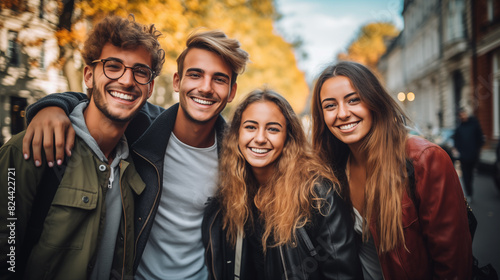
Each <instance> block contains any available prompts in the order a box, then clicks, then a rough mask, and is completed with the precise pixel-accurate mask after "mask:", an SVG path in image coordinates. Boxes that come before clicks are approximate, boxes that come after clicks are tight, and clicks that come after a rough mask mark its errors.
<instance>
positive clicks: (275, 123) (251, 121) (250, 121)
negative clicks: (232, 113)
mask: <svg viewBox="0 0 500 280" xmlns="http://www.w3.org/2000/svg"><path fill="white" fill-rule="evenodd" d="M247 122H249V123H253V124H259V123H258V122H256V121H254V120H246V121H244V122H243V124H245V123H247ZM266 125H279V126H280V127H283V126H282V125H281V124H280V123H279V122H268V123H266Z"/></svg>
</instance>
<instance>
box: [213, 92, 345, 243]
mask: <svg viewBox="0 0 500 280" xmlns="http://www.w3.org/2000/svg"><path fill="white" fill-rule="evenodd" d="M254 102H273V103H274V104H276V105H277V106H278V107H279V108H280V110H281V112H282V113H283V115H284V116H285V119H286V122H287V125H286V131H287V137H286V141H285V145H284V148H283V152H282V154H281V155H280V157H279V158H278V159H277V162H276V165H275V172H274V175H273V176H272V178H271V179H270V180H269V182H268V183H267V184H266V185H265V186H259V184H258V183H257V181H256V179H255V177H254V176H253V173H252V170H251V167H250V166H249V165H248V164H247V162H246V161H245V158H244V157H243V154H242V153H241V151H240V150H239V148H238V136H239V129H240V125H241V116H242V114H243V112H244V111H245V109H246V108H247V107H248V106H249V105H250V104H252V103H254ZM219 168H220V173H219V174H220V179H219V189H218V196H219V199H220V200H221V206H222V211H223V212H222V213H223V226H224V228H225V229H227V239H228V240H229V241H230V242H231V244H232V245H233V246H234V245H235V243H236V238H237V234H238V231H242V232H243V231H244V228H245V224H246V223H247V222H249V221H250V224H253V221H254V220H255V219H257V218H260V219H261V220H262V221H263V227H264V232H263V236H262V245H263V248H264V252H265V251H266V246H267V245H268V241H270V240H271V239H269V237H270V236H272V237H273V238H272V239H273V240H272V241H271V243H270V246H279V245H283V244H290V243H291V242H293V241H294V240H295V238H296V236H295V230H296V229H297V228H300V227H302V226H304V225H305V224H307V223H308V222H309V221H310V218H311V212H312V209H313V208H317V209H318V210H320V209H322V207H323V206H325V205H324V204H325V200H324V199H321V198H319V197H318V194H317V193H316V191H315V186H316V184H317V183H318V180H320V179H321V180H322V179H327V180H329V181H331V182H332V183H333V184H332V189H331V190H330V191H335V188H336V187H337V186H338V181H337V179H336V178H335V177H334V174H333V172H332V171H331V170H330V169H329V168H328V167H327V165H326V164H321V163H320V160H319V158H318V157H317V156H315V155H314V153H312V152H311V149H310V144H309V143H308V142H307V139H306V136H305V134H304V131H303V129H302V126H301V123H300V121H299V119H298V117H297V116H296V115H295V113H294V111H293V109H292V108H291V106H290V104H289V103H288V102H287V101H286V99H285V98H283V97H282V96H281V95H279V94H277V93H275V92H273V91H271V90H256V91H253V92H252V93H250V94H249V95H248V96H247V97H246V98H245V100H243V101H242V103H241V104H240V105H239V106H238V108H237V109H236V111H235V113H234V117H233V119H232V123H231V125H230V127H229V129H228V131H227V134H226V137H225V140H224V144H223V149H222V154H221V160H220V165H219ZM253 203H254V204H255V206H256V207H257V209H258V210H259V211H258V212H259V215H260V217H253V214H252V210H251V209H252V204H253ZM268 239H269V240H268Z"/></svg>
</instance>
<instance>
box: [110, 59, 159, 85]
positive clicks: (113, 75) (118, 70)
mask: <svg viewBox="0 0 500 280" xmlns="http://www.w3.org/2000/svg"><path fill="white" fill-rule="evenodd" d="M127 68H131V69H132V72H133V73H134V79H135V81H136V82H138V83H139V84H147V83H149V82H150V80H151V76H152V75H153V73H151V69H149V68H148V67H146V66H134V67H126V66H125V65H123V63H121V62H120V61H115V60H106V61H105V62H104V74H105V75H106V76H107V77H108V78H110V79H112V80H116V79H119V78H120V77H121V76H123V74H124V73H125V70H126V69H127Z"/></svg>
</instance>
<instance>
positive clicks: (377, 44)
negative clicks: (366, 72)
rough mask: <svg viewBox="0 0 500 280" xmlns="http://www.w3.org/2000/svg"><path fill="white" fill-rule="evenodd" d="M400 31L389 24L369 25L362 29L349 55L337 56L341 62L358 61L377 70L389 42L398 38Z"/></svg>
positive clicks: (377, 23) (376, 23)
mask: <svg viewBox="0 0 500 280" xmlns="http://www.w3.org/2000/svg"><path fill="white" fill-rule="evenodd" d="M398 34H399V30H398V29H397V28H396V26H394V24H392V23H389V22H374V23H368V24H366V25H364V26H362V27H361V29H360V31H359V33H358V35H357V36H356V38H355V39H354V41H353V42H352V43H351V44H350V45H349V46H348V47H347V53H340V54H338V55H337V59H339V60H350V61H356V62H359V63H361V64H364V65H366V66H367V67H368V68H370V69H371V70H373V71H376V70H377V62H378V60H379V58H380V57H381V56H382V55H383V54H384V53H385V51H386V49H387V42H388V41H390V40H392V39H393V38H395V37H396V36H398Z"/></svg>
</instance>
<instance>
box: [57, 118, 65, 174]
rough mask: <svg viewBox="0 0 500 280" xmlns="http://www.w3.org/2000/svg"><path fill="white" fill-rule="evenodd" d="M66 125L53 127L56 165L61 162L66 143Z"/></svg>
mask: <svg viewBox="0 0 500 280" xmlns="http://www.w3.org/2000/svg"><path fill="white" fill-rule="evenodd" d="M65 134H66V127H64V126H62V125H61V126H56V127H55V128H54V142H55V143H54V144H55V156H56V157H55V160H56V162H57V164H58V165H61V164H62V159H63V158H64V147H65V145H66V143H65V140H66V135H65Z"/></svg>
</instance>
